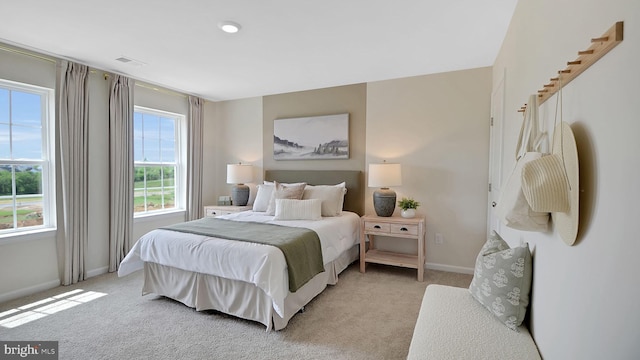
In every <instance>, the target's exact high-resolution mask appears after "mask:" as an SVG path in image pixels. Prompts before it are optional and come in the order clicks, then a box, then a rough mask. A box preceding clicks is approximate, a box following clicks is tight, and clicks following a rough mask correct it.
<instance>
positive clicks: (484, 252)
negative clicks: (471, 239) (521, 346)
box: [469, 231, 533, 331]
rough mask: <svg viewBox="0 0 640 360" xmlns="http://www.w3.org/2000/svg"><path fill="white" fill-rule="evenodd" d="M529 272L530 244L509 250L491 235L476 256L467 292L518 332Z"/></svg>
mask: <svg viewBox="0 0 640 360" xmlns="http://www.w3.org/2000/svg"><path fill="white" fill-rule="evenodd" d="M532 270H533V269H532V263H531V251H529V244H527V243H525V244H523V245H522V246H520V247H516V248H513V249H512V248H509V245H508V244H507V243H506V242H505V241H504V240H503V239H502V238H501V237H500V235H498V234H497V233H496V232H495V231H494V232H493V233H492V234H491V236H490V237H489V239H487V242H486V243H485V244H484V246H483V247H482V249H481V250H480V253H479V254H478V257H477V259H476V267H475V270H474V273H473V280H472V281H471V285H470V286H469V292H471V295H472V296H473V297H474V298H475V299H476V300H477V301H478V302H479V303H480V304H482V305H483V306H484V307H486V308H487V309H488V310H489V311H490V312H491V313H492V314H493V315H495V316H496V317H497V318H498V319H499V320H500V321H501V322H503V323H504V324H505V325H506V326H507V327H508V328H509V329H512V330H515V331H518V330H517V328H518V326H520V324H522V321H523V320H524V316H525V313H526V311H527V306H528V305H529V292H530V291H531V276H532V272H533V271H532Z"/></svg>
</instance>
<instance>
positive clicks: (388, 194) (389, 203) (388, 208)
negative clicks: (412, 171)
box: [373, 188, 396, 217]
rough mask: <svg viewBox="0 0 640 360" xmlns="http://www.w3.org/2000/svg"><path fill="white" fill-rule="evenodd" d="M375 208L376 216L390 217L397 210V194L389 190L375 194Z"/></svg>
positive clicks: (383, 189) (381, 190) (384, 189)
mask: <svg viewBox="0 0 640 360" xmlns="http://www.w3.org/2000/svg"><path fill="white" fill-rule="evenodd" d="M373 208H374V209H375V211H376V215H378V216H382V217H389V216H391V215H393V210H395V208H396V192H395V191H393V190H390V189H389V188H382V189H379V190H376V191H374V192H373Z"/></svg>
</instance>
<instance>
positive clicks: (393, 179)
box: [369, 162, 402, 217]
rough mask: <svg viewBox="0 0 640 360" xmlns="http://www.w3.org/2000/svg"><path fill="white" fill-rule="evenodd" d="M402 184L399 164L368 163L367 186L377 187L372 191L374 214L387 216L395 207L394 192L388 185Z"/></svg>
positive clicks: (391, 213)
mask: <svg viewBox="0 0 640 360" xmlns="http://www.w3.org/2000/svg"><path fill="white" fill-rule="evenodd" d="M400 185H402V172H401V169H400V164H388V163H386V162H385V163H382V164H369V187H379V188H380V189H378V190H376V191H374V192H373V208H374V209H375V211H376V215H378V216H384V217H388V216H391V215H393V211H394V210H395V208H396V192H395V191H393V190H391V189H389V187H390V186H400Z"/></svg>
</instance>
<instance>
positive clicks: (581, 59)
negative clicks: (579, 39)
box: [518, 21, 623, 112]
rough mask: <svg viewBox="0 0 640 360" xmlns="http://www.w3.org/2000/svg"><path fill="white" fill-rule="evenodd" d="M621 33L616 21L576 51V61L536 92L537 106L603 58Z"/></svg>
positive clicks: (568, 64) (619, 37)
mask: <svg viewBox="0 0 640 360" xmlns="http://www.w3.org/2000/svg"><path fill="white" fill-rule="evenodd" d="M622 31H623V22H622V21H618V22H617V23H615V24H613V26H612V27H611V28H610V29H609V30H607V32H606V33H604V34H603V35H602V36H600V37H597V38H594V39H591V46H589V48H588V49H587V50H582V51H578V58H577V59H576V60H573V61H568V62H567V67H566V68H564V69H562V70H559V71H558V76H555V77H552V78H551V79H550V80H549V83H548V84H545V85H544V86H543V88H542V89H540V90H538V105H542V103H544V102H545V101H547V99H549V98H550V97H551V96H553V94H555V93H557V92H558V90H560V87H561V86H559V84H562V86H565V85H567V84H568V83H570V82H571V80H573V79H575V78H577V77H578V75H580V74H582V72H584V71H585V70H587V69H588V68H589V66H591V65H593V64H594V63H595V62H596V61H598V60H599V59H600V58H601V57H603V56H604V54H606V53H608V52H609V51H611V49H613V48H614V47H616V45H618V44H619V43H620V42H621V41H622ZM560 80H562V81H560ZM526 108H527V104H524V106H522V107H520V109H518V112H524V111H525V109H526Z"/></svg>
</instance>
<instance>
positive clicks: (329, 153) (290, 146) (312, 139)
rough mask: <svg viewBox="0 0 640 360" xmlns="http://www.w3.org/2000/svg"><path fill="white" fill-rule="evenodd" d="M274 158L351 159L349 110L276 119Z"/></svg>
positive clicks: (274, 125)
mask: <svg viewBox="0 0 640 360" xmlns="http://www.w3.org/2000/svg"><path fill="white" fill-rule="evenodd" d="M273 159H274V160H343V159H349V114H348V113H347V114H336V115H323V116H310V117H299V118H288V119H276V120H274V121H273Z"/></svg>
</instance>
